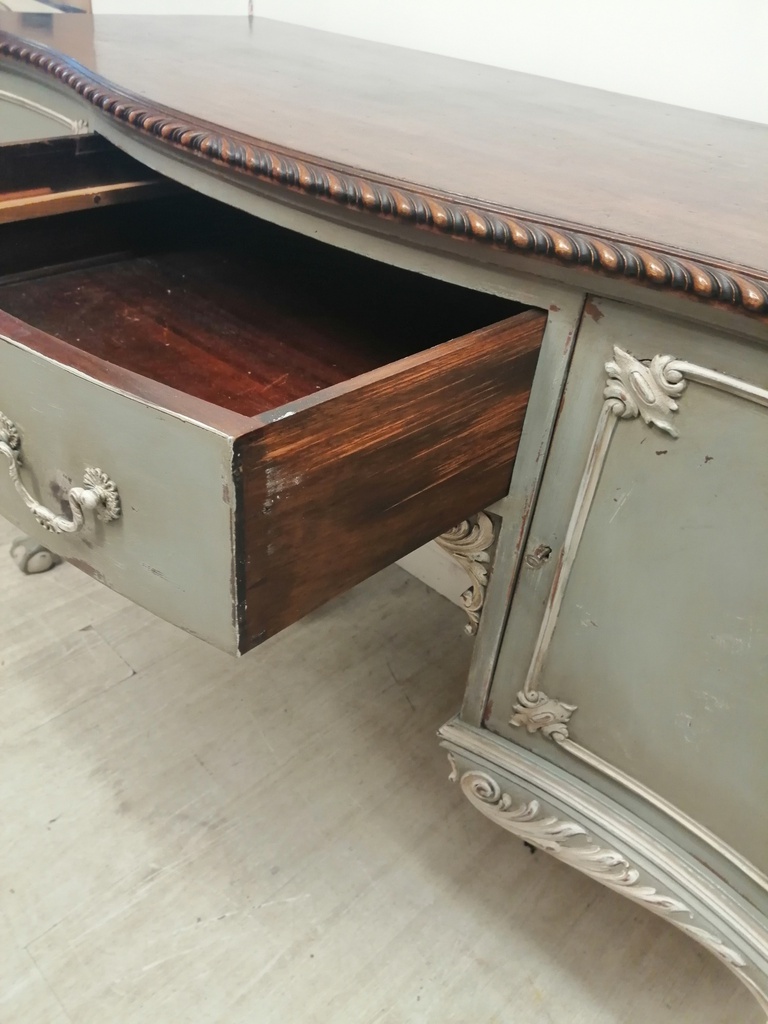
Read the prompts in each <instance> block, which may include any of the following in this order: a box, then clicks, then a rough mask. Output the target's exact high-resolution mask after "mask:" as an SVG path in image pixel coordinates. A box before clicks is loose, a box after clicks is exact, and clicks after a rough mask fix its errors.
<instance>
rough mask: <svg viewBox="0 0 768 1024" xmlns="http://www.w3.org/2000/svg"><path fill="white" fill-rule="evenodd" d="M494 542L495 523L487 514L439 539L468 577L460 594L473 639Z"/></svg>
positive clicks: (454, 528) (467, 627)
mask: <svg viewBox="0 0 768 1024" xmlns="http://www.w3.org/2000/svg"><path fill="white" fill-rule="evenodd" d="M495 539H496V535H495V532H494V528H493V520H492V519H491V517H490V516H489V515H486V513H485V512H480V513H479V514H478V515H476V516H473V517H472V518H471V519H465V520H464V521H463V522H461V523H459V525H458V526H454V527H453V529H451V530H448V531H447V532H446V533H443V534H441V536H440V537H438V538H437V544H438V545H439V546H440V547H441V548H442V549H443V551H446V552H447V553H448V554H449V555H450V556H451V558H453V560H454V561H455V562H456V563H457V564H458V565H459V566H460V567H461V568H462V569H463V570H464V572H465V573H466V574H467V576H468V577H469V580H470V585H469V587H467V589H466V590H465V591H464V593H463V594H462V595H461V601H462V604H463V605H464V609H465V611H466V613H467V617H468V618H469V622H468V623H467V625H466V626H465V627H464V628H465V629H466V632H467V633H469V635H470V636H474V634H475V633H476V632H477V627H478V626H479V624H480V614H481V612H482V608H483V604H484V603H485V588H486V587H487V586H488V567H489V564H490V561H491V556H490V551H489V549H490V548H491V547H492V546H493V542H494V540H495Z"/></svg>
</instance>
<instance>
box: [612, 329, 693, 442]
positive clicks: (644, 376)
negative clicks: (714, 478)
mask: <svg viewBox="0 0 768 1024" xmlns="http://www.w3.org/2000/svg"><path fill="white" fill-rule="evenodd" d="M676 362H677V360H675V359H674V357H673V356H662V355H657V356H654V357H653V359H652V360H651V361H650V363H642V362H640V360H639V359H635V357H634V356H632V355H630V354H629V352H625V351H624V349H622V348H619V347H618V346H614V349H613V359H612V360H611V361H610V362H607V363H606V364H605V370H606V373H607V374H608V382H607V384H606V386H605V391H604V392H603V395H604V397H605V400H606V402H607V403H608V405H609V407H610V409H611V412H612V413H613V414H614V415H615V416H618V417H619V418H620V419H623V420H629V419H634V418H635V417H637V416H641V417H642V418H643V420H644V421H645V422H646V423H648V424H649V425H651V424H652V425H653V426H656V427H658V428H659V430H663V431H665V432H666V433H667V434H670V435H671V436H672V437H677V430H676V429H675V427H674V426H673V425H672V422H671V420H670V415H671V413H673V412H677V410H678V404H677V402H676V401H675V398H677V397H679V396H680V395H681V394H682V393H683V391H684V390H685V387H686V383H687V382H686V381H685V380H684V379H683V375H682V373H681V372H680V370H679V369H677V367H676V365H675V364H676Z"/></svg>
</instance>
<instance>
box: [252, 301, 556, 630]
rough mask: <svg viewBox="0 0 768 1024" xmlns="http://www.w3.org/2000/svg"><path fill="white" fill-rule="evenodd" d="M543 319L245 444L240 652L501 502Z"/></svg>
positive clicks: (411, 363)
mask: <svg viewBox="0 0 768 1024" xmlns="http://www.w3.org/2000/svg"><path fill="white" fill-rule="evenodd" d="M545 323H546V316H545V315H544V314H543V313H537V312H528V313H524V314H522V315H521V316H519V317H516V318H515V319H514V320H512V321H507V322H506V323H505V324H503V325H497V326H495V327H492V328H488V329H486V330H484V331H479V332H476V334H474V335H470V336H468V337H466V338H462V339H459V340H458V341H455V342H449V343H448V344H446V345H441V346H438V347H437V348H435V349H431V350H430V351H429V352H426V353H422V354H421V355H420V356H417V357H413V358H411V359H408V360H404V361H403V362H402V363H401V364H393V365H392V366H391V367H388V368H387V369H386V370H384V371H381V372H380V373H377V374H369V375H367V376H366V377H365V378H359V379H358V380H357V381H352V382H351V383H350V385H347V386H346V389H335V391H334V392H332V393H328V394H329V397H328V400H327V401H322V402H320V403H318V404H314V405H312V406H311V407H309V408H307V407H304V408H301V409H296V410H293V409H291V408H287V409H286V410H284V412H283V414H282V418H280V419H276V420H275V421H274V422H272V423H271V424H269V425H268V426H267V427H265V428H264V429H263V430H262V431H261V432H259V433H256V434H253V435H251V436H250V437H249V438H247V439H245V440H244V442H243V444H242V446H241V447H240V449H239V451H238V453H237V460H236V465H237V467H238V468H237V470H236V472H237V473H238V474H240V484H239V486H240V488H241V493H242V506H241V507H242V510H243V514H242V519H241V522H240V538H239V544H240V546H241V548H240V550H241V558H240V564H239V569H240V574H241V575H240V582H241V591H240V593H241V601H242V604H241V609H240V611H241V648H242V649H243V650H247V649H249V648H250V647H252V646H254V645H255V644H257V643H259V642H261V641H262V640H263V639H265V638H266V637H268V636H271V635H272V634H274V633H276V632H278V630H280V629H282V628H283V627H284V626H286V625H288V624H289V623H290V622H294V621H296V620H297V619H299V618H301V616H303V615H305V614H306V613H307V612H309V611H311V610H312V609H314V608H316V607H317V606H318V605H320V604H322V603H323V602H324V601H326V600H328V599H329V598H331V597H333V596H335V595H336V594H339V593H341V592H342V591H344V590H346V589H348V588H349V587H352V586H354V585H355V584H356V583H358V582H360V581H361V580H363V579H365V578H366V577H367V576H370V575H371V574H372V573H374V572H377V571H378V570H379V569H382V568H383V567H384V566H386V565H389V564H390V563H391V562H394V561H395V560H396V559H397V558H400V557H401V556H402V555H404V554H406V553H407V552H409V551H412V550H413V549H414V548H416V547H418V546H419V545H420V544H423V543H425V542H426V541H428V540H430V539H431V538H433V537H435V536H437V535H438V534H440V533H441V532H443V531H444V530H447V529H449V528H450V527H451V526H454V525H455V524H456V523H457V522H459V521H461V520H462V519H464V518H466V517H467V516H468V515H471V514H472V513H474V512H477V511H478V510H480V509H482V508H483V507H484V506H485V505H488V504H490V503H492V502H494V501H497V500H498V499H499V498H501V497H503V496H504V494H505V493H506V491H507V488H508V486H509V479H510V475H511V471H512V464H513V461H514V457H515V454H516V452H517V446H518V442H519V439H520V432H521V430H522V424H523V418H524V416H525V410H526V406H527V401H528V395H529V391H530V386H531V381H532V379H533V375H534V371H535V366H536V360H537V356H538V348H539V345H540V342H541V337H542V333H543V330H544V325H545Z"/></svg>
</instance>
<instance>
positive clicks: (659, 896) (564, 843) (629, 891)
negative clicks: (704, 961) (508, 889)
mask: <svg viewBox="0 0 768 1024" xmlns="http://www.w3.org/2000/svg"><path fill="white" fill-rule="evenodd" d="M448 760H449V763H450V765H451V781H454V782H455V781H456V780H457V778H458V770H457V766H456V761H455V759H454V758H453V757H452V756H451V755H450V754H449V755H448ZM459 785H460V787H461V790H462V792H463V793H464V795H465V796H466V797H467V799H468V800H469V802H470V803H471V804H472V805H473V806H474V807H476V808H477V809H478V810H479V811H481V812H482V813H483V814H484V815H485V817H487V818H489V819H490V820H491V821H494V822H496V824H498V825H501V827H502V828H504V829H505V830H506V831H508V832H511V833H512V834H513V835H516V836H518V838H520V839H523V840H524V841H525V842H528V843H531V844H532V845H533V846H537V847H539V848H540V849H542V850H545V851H546V852H547V853H549V854H551V855H552V856H554V857H556V858H557V859H558V860H561V861H563V862H564V863H565V864H569V865H570V866H571V867H573V868H576V870H577V871H581V872H582V873H583V874H585V875H588V876H589V877H590V878H593V879H595V881H598V882H601V883H602V884H603V885H605V886H607V887H608V888H609V889H613V890H614V892H618V893H620V894H621V895H622V896H626V897H627V898H628V899H631V900H633V901H635V902H637V903H640V904H642V905H643V906H645V907H647V908H648V909H649V910H651V911H652V912H653V913H655V914H658V915H659V916H660V917H663V918H665V919H666V920H668V921H670V923H672V924H674V925H676V926H677V927H678V928H679V929H680V930H681V931H683V932H685V933H686V934H687V935H690V936H691V937H692V938H694V939H695V940H696V941H697V942H699V943H701V945H702V946H704V947H705V948H706V949H708V950H709V951H710V952H711V953H713V954H714V955H715V956H716V957H717V958H718V959H719V960H722V961H723V962H724V963H725V964H726V965H727V966H728V967H729V968H730V969H731V970H732V971H734V973H736V974H738V975H739V976H740V977H741V979H742V980H743V981H747V979H746V978H745V977H744V976H743V973H742V972H743V971H744V970H745V969H746V968H748V967H749V966H750V965H749V964H748V963H747V961H746V960H745V959H744V957H743V956H742V954H741V953H740V952H739V951H737V950H735V949H733V948H731V947H730V946H729V945H727V943H726V942H725V941H724V940H723V939H722V938H721V937H720V936H718V935H715V934H713V933H712V932H710V931H709V930H707V929H705V928H701V927H700V926H699V925H697V924H695V923H694V921H695V914H694V912H693V911H692V909H691V908H690V907H689V906H688V905H687V904H686V903H684V902H683V901H682V900H680V899H678V898H677V897H675V896H670V895H666V894H664V893H661V892H659V891H658V889H656V888H655V887H653V886H650V885H647V884H644V883H643V881H642V873H641V871H640V870H639V868H637V867H636V866H635V865H633V864H631V863H630V861H629V860H628V859H627V858H626V857H625V856H624V855H623V854H621V853H619V852H618V851H617V850H613V849H610V848H609V847H605V846H601V845H599V843H597V842H596V841H595V840H594V839H593V838H592V837H591V836H590V834H589V833H588V831H587V829H585V828H584V827H583V826H582V825H580V824H578V823H577V822H574V821H565V820H562V819H560V818H558V817H556V816H555V815H553V814H549V813H548V812H547V811H546V810H545V809H543V808H542V806H541V804H540V802H539V801H538V800H537V799H535V798H534V799H531V800H519V799H518V800H515V799H514V798H513V797H511V796H510V795H509V793H505V792H503V791H502V789H501V787H500V786H499V784H498V782H497V781H496V780H495V779H494V778H492V776H490V775H488V774H487V773H486V772H483V771H478V770H473V771H466V772H464V773H463V774H462V775H461V778H460V779H459ZM685 918H688V920H685Z"/></svg>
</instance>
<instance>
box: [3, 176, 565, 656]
mask: <svg viewBox="0 0 768 1024" xmlns="http://www.w3.org/2000/svg"><path fill="white" fill-rule="evenodd" d="M0 232H11V233H12V234H11V235H9V234H6V236H5V238H6V244H5V245H3V246H0V251H2V252H4V254H5V255H4V256H2V277H0V310H2V312H0V335H2V338H0V413H2V414H3V416H4V417H5V419H4V420H3V424H4V425H3V426H0V437H3V438H4V441H3V443H2V445H0V451H2V452H3V454H4V455H5V456H6V458H7V459H8V465H9V466H10V467H11V468H12V469H13V470H14V471H15V472H17V474H18V483H19V488H20V489H19V488H17V487H16V486H15V485H14V482H13V481H12V479H11V476H10V475H9V474H8V472H7V471H5V470H4V471H3V473H2V475H1V476H0V513H1V514H2V515H3V516H6V517H7V518H9V519H11V520H12V521H13V522H14V523H15V524H16V525H17V526H18V527H19V528H20V529H21V530H24V531H25V532H27V533H29V534H31V535H33V536H35V537H36V538H37V539H40V540H41V541H42V542H43V543H44V544H46V546H48V547H50V548H51V549H53V550H54V551H56V552H57V553H59V554H61V555H62V556H64V557H65V558H67V559H68V560H69V561H71V562H73V563H74V564H75V565H78V566H80V567H81V568H82V569H84V570H85V571H86V572H88V573H90V574H91V575H93V576H94V577H96V578H97V579H99V580H101V581H103V582H104V583H106V584H107V585H108V586H110V587H112V588H114V589H115V590H117V591H119V592H121V593H123V594H125V595H126V596H127V597H129V598H131V599H132V600H134V601H136V602H138V603H139V604H141V605H143V606H145V607H146V608H148V609H150V610H152V611H153V612H155V613H157V614H158V615H161V616H162V617H164V618H166V619H168V620H169V621H171V622H174V623H176V624H177V625H179V626H181V627H183V628H184V629H187V630H189V631H191V632H193V633H195V634H196V635H198V636H200V637H202V638H203V639H205V640H207V641H209V642H211V643H213V644H215V645H217V646H218V647H221V648H223V649H225V650H227V651H230V652H237V653H243V652H245V651H247V650H249V649H250V648H251V647H253V646H254V645H256V644H258V643H259V642H260V641H261V640H263V639H265V638H266V637H268V636H270V635H272V634H274V633H275V632H277V631H278V630H279V629H281V628H283V627H284V626H286V625H288V624H289V623H291V622H294V621H295V620H297V619H299V618H300V617H301V616H302V615H304V614H306V613H307V612H308V611H310V610H312V609H313V608H315V607H317V606H318V605H320V604H321V603H322V602H323V601H325V600H327V599H328V598H330V597H332V596H334V595H335V594H337V593H340V592H341V591H343V590H344V589H346V588H348V587H350V586H352V585H354V584H355V583H357V582H359V581H360V580H362V579H364V578H365V577H366V576H368V575H370V574H371V573H373V572H375V571H377V570H378V569H380V568H382V567H383V566H385V565H387V564H389V563H391V562H392V561H394V560H395V559H397V558H399V557H401V556H402V555H404V554H405V553H407V552H408V551H411V550H412V549H414V548H416V547H418V546H419V545H420V544H422V543H424V542H426V541H427V540H429V539H431V538H432V537H434V536H436V535H437V534H439V533H441V532H442V531H444V530H446V529H448V528H450V527H451V526H452V525H454V524H455V523H456V522H458V521H460V520H461V519H463V518H466V517H467V516H468V515H470V514H472V513H474V512H476V511H478V510H480V509H481V508H482V507H483V506H485V505H487V504H489V503H491V502H493V501H496V500H497V499H499V498H501V497H502V496H503V495H504V494H505V492H506V489H507V487H508V485H509V479H510V474H511V469H512V463H513V461H514V457H515V452H516V449H517V444H518V439H519V436H520V431H521V427H522V421H523V416H524V414H525V408H526V404H527V400H528V394H529V389H530V385H531V381H532V379H533V374H534V369H535V365H536V359H537V354H538V348H539V345H540V342H541V336H542V333H543V329H544V324H545V315H544V314H543V313H541V312H538V311H532V310H524V309H522V307H519V306H516V305H514V304H512V303H509V302H505V301H503V300H500V299H497V298H494V297H491V296H487V295H482V294H478V293H475V292H472V291H469V290H466V289H462V288H458V287H454V286H451V285H447V284H444V283H441V282H438V281H434V280H432V279H429V278H425V277H422V276H420V275H417V274H412V273H408V272H405V271H400V270H397V269H395V268H392V267H389V266H386V265H383V264H380V263H377V262H375V261H372V260H368V259H365V258H362V257H359V256H356V255H354V254H351V253H349V252H345V251H342V250H338V249H335V248H333V247H330V246H326V245H323V244H321V243H318V242H316V241H314V240H311V239H307V238H304V237H303V236H299V235H296V234H293V233H291V232H289V231H286V230H283V229H280V228H277V227H275V226H273V225H270V224H265V223H263V222H260V221H257V220H255V219H254V218H250V217H247V216H245V215H242V214H239V213H237V212H236V211H233V210H231V209H229V208H226V207H222V206H221V205H219V204H216V203H214V202H213V201H212V200H207V199H204V198H203V197H200V196H195V195H193V194H176V195H173V196H167V197H165V198H162V199H152V200H150V201H147V202H144V203H139V202H133V203H131V204H129V205H119V206H111V207H107V208H99V209H89V210H84V211H80V212H74V213H63V214H61V215H57V216H51V217H45V218H40V217H34V218H28V219H26V220H24V221H21V222H15V223H12V224H6V225H3V226H2V228H0ZM10 252H12V253H13V254H14V257H13V258H14V260H15V265H14V266H11V265H10V262H9V261H10V259H11V257H10V256H9V253H10ZM451 339H452V340H451ZM88 467H91V468H97V469H98V470H100V471H101V472H102V473H103V474H105V476H106V477H108V478H109V480H110V481H112V482H113V484H114V487H115V488H116V492H117V495H115V494H114V493H113V492H112V491H111V490H110V489H109V487H107V489H106V490H105V489H104V487H103V480H101V478H98V477H94V476H93V474H89V476H88V479H87V480H85V479H84V474H85V472H86V469H87V468H88ZM110 486H111V485H110ZM78 488H79V490H78ZM73 489H74V490H73ZM34 503H39V506H44V507H45V508H47V509H48V510H49V512H50V515H48V522H47V523H45V520H46V515H47V514H46V512H45V511H42V510H41V508H40V507H39V506H38V505H35V504H34ZM73 504H74V506H75V508H74V512H73V508H72V506H73ZM81 508H83V509H84V511H83V512H82V519H83V523H82V527H81V528H80V529H78V530H77V531H76V532H66V531H67V529H68V528H69V521H70V520H72V519H73V515H74V517H75V519H76V520H78V517H79V510H80V509H81ZM118 513H119V514H118ZM110 514H112V518H110ZM53 516H56V517H58V518H57V519H55V520H53V519H52V517H53ZM41 521H42V523H43V525H41ZM44 525H47V526H48V527H51V526H53V527H54V530H53V531H51V530H50V529H47V530H46V529H44ZM75 525H78V524H77V523H75ZM62 530H63V531H64V532H62Z"/></svg>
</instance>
